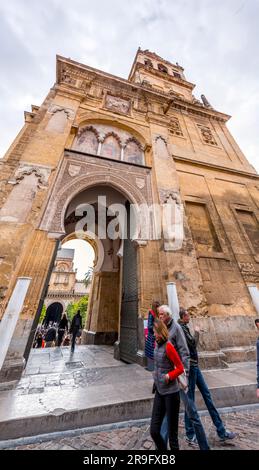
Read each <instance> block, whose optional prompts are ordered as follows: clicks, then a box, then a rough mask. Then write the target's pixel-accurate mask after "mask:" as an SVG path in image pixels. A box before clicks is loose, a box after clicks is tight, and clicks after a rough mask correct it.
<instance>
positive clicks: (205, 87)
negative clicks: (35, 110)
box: [0, 0, 259, 171]
mask: <svg viewBox="0 0 259 470" xmlns="http://www.w3.org/2000/svg"><path fill="white" fill-rule="evenodd" d="M0 44H1V48H0V55H1V79H0V96H1V113H0V116H1V127H0V129H1V138H0V156H3V155H4V153H5V151H6V150H7V148H8V146H9V145H10V143H11V142H12V141H13V139H14V138H15V136H16V134H17V132H18V131H19V130H20V128H21V126H22V125H23V111H24V110H30V105H31V104H35V105H40V104H41V102H42V101H43V99H44V97H45V96H46V94H47V93H48V91H49V89H50V87H51V86H52V85H53V84H54V82H55V65H56V58H55V56H56V54H60V55H63V56H65V57H70V58H71V59H74V60H76V61H79V62H83V63H85V64H87V65H90V66H93V67H96V68H98V69H101V70H104V71H106V72H110V73H113V74H115V75H118V76H121V77H123V78H127V76H128V73H129V71H130V68H131V64H132V61H133V59H134V56H135V53H136V50H137V48H138V46H140V47H141V48H142V49H149V50H150V51H154V52H156V53H157V54H159V55H161V56H162V57H163V58H165V59H167V60H169V61H172V62H178V63H179V64H180V65H182V66H183V67H184V68H185V74H186V78H187V79H188V80H190V81H191V82H193V83H195V84H196V89H195V90H194V94H195V95H196V96H197V97H198V98H199V96H200V94H201V93H203V94H205V96H206V97H207V99H208V100H209V101H210V102H211V104H212V105H213V106H214V108H215V109H217V110H219V111H222V112H226V113H227V114H230V115H232V116H233V117H232V119H231V120H230V122H229V124H228V126H229V129H230V130H231V132H232V133H233V135H234V137H235V139H236V140H237V143H238V144H239V145H240V147H241V149H242V150H243V152H244V153H245V155H246V157H247V158H248V160H249V161H250V162H251V163H252V165H253V166H254V167H255V168H256V169H257V171H258V170H259V79H258V78H259V77H258V75H259V73H258V72H259V51H258V49H259V46H258V44H259V0H130V1H123V0H106V1H105V0H73V1H71V0H44V1H41V0H7V1H5V2H4V1H2V2H1V4H0Z"/></svg>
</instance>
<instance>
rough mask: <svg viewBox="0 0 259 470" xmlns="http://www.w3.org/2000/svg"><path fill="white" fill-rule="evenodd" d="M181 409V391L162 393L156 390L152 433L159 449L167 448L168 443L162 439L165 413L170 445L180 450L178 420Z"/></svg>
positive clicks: (171, 447)
mask: <svg viewBox="0 0 259 470" xmlns="http://www.w3.org/2000/svg"><path fill="white" fill-rule="evenodd" d="M179 409H180V395H179V392H175V393H169V394H168V395H160V393H159V392H158V391H157V390H156V393H155V398H154V404H153V410H152V418H151V426H150V434H151V437H152V439H153V441H154V443H155V445H156V448H157V450H163V451H164V450H167V449H166V443H165V441H164V440H163V439H162V437H161V434H160V431H161V426H162V422H163V419H164V416H165V414H166V415H167V420H168V434H169V445H170V449H171V450H178V449H179V443H178V422H179Z"/></svg>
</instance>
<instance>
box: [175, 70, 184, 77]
mask: <svg viewBox="0 0 259 470" xmlns="http://www.w3.org/2000/svg"><path fill="white" fill-rule="evenodd" d="M173 75H174V77H176V78H182V77H181V75H180V73H178V72H175V71H173Z"/></svg>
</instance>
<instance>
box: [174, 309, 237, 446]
mask: <svg viewBox="0 0 259 470" xmlns="http://www.w3.org/2000/svg"><path fill="white" fill-rule="evenodd" d="M179 315H180V319H179V325H180V326H181V328H182V331H183V333H184V335H185V338H186V341H187V344H188V348H189V351H190V370H189V381H188V396H189V398H190V399H191V400H193V402H195V386H196V385H197V387H198V389H199V390H200V393H201V395H202V397H203V400H204V402H205V405H206V407H207V409H208V412H209V414H210V417H211V419H212V421H213V424H214V426H215V427H216V430H217V434H218V436H219V438H220V440H221V441H226V440H229V439H234V438H235V437H236V433H234V432H230V431H227V430H226V428H225V426H224V424H223V421H222V419H221V417H220V415H219V412H218V410H217V409H216V407H215V405H214V403H213V400H212V397H211V394H210V391H209V388H208V385H207V384H206V381H205V379H204V377H203V374H202V372H201V370H200V368H199V365H198V361H199V358H198V352H197V345H198V342H199V331H200V330H199V328H198V327H196V328H195V335H194V336H192V334H191V332H190V330H189V328H188V323H189V322H190V315H189V313H188V311H187V310H186V309H184V308H180V312H179ZM185 430H186V436H187V440H189V441H192V440H193V438H194V428H193V425H192V423H191V421H190V419H189V417H188V415H187V413H185Z"/></svg>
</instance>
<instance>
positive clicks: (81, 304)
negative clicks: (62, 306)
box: [66, 295, 88, 327]
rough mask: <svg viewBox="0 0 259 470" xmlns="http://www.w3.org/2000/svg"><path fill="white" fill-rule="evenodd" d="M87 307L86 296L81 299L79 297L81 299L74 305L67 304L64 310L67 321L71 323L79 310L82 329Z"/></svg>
mask: <svg viewBox="0 0 259 470" xmlns="http://www.w3.org/2000/svg"><path fill="white" fill-rule="evenodd" d="M87 307H88V295H84V296H83V297H81V299H80V300H79V301H78V302H75V303H72V302H71V303H70V304H68V306H67V308H66V313H67V317H68V319H69V321H70V322H71V321H72V318H73V316H74V315H75V313H76V312H77V310H80V313H81V316H82V324H83V327H84V325H85V322H86V318H87Z"/></svg>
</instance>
